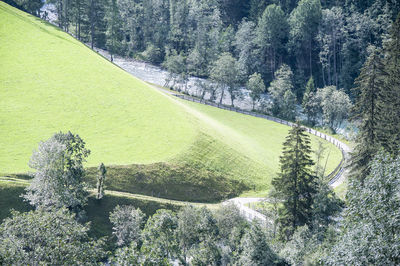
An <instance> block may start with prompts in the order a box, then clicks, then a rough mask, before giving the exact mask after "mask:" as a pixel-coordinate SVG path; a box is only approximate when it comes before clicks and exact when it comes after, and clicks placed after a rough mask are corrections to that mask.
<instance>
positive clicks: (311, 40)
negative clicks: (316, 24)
mask: <svg viewBox="0 0 400 266" xmlns="http://www.w3.org/2000/svg"><path fill="white" fill-rule="evenodd" d="M309 49H310V78H311V77H312V36H310V47H309Z"/></svg>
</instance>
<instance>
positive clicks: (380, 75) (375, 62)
mask: <svg viewBox="0 0 400 266" xmlns="http://www.w3.org/2000/svg"><path fill="white" fill-rule="evenodd" d="M369 49H370V55H369V57H368V59H367V61H366V62H365V64H364V66H363V68H362V69H361V73H360V75H359V76H358V78H357V79H356V85H357V87H355V89H354V92H355V93H354V94H355V95H357V98H356V103H355V105H354V109H353V112H354V117H353V120H355V121H360V122H361V124H360V126H359V133H358V138H357V145H356V147H355V149H354V152H353V153H352V171H353V174H355V175H356V176H357V177H359V178H360V179H361V180H363V179H364V178H365V177H366V176H367V175H368V173H369V167H368V165H369V162H370V161H371V159H372V158H373V156H374V155H375V153H376V152H377V150H378V146H379V143H378V139H377V131H378V117H379V115H380V114H379V108H378V104H379V102H380V95H381V93H380V92H381V90H382V88H383V86H384V78H385V76H386V75H385V70H384V65H383V62H382V58H381V55H380V53H379V50H378V49H376V48H375V47H373V46H371V47H370V48H369Z"/></svg>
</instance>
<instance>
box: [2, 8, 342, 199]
mask: <svg viewBox="0 0 400 266" xmlns="http://www.w3.org/2000/svg"><path fill="white" fill-rule="evenodd" d="M0 40H6V41H2V42H1V45H0V58H1V63H0V98H1V101H0V146H1V147H2V152H1V153H0V173H4V174H12V173H24V172H27V171H28V170H29V168H28V165H27V163H28V161H29V158H30V156H31V154H32V150H34V149H35V148H36V147H37V144H38V142H39V141H40V140H46V139H47V138H49V137H50V136H51V135H52V134H53V133H55V132H57V131H67V130H70V131H72V132H74V133H78V134H80V136H81V137H82V138H83V139H84V140H85V141H86V143H87V147H88V148H89V149H90V150H91V151H92V154H91V155H90V157H89V160H88V162H87V166H88V167H89V171H88V173H89V175H88V177H87V181H88V182H89V183H91V184H93V185H94V183H95V178H96V168H95V167H96V166H97V165H98V164H99V163H100V162H104V163H105V164H106V165H107V166H108V178H107V181H106V185H107V187H108V189H111V190H115V191H123V192H131V193H141V194H146V195H153V196H157V197H164V198H170V199H178V200H190V201H199V202H202V201H207V202H210V201H217V200H221V199H224V198H228V197H233V196H237V195H240V194H241V195H265V194H266V192H267V190H268V188H269V185H270V181H271V178H272V177H273V176H274V175H275V174H276V172H277V171H278V170H279V156H280V154H281V148H282V143H283V141H284V139H285V136H286V134H287V132H288V130H289V128H288V127H286V126H283V125H280V124H277V123H273V122H270V121H266V120H263V119H260V118H255V117H250V116H245V115H241V114H237V113H233V112H228V111H224V110H220V109H216V108H213V107H210V106H204V105H199V104H194V103H190V102H185V101H181V100H179V99H175V98H174V97H172V96H169V95H165V94H164V93H162V92H160V91H158V90H157V89H154V88H152V87H150V86H148V85H147V84H146V83H144V82H142V81H140V80H138V79H136V78H134V77H132V76H131V75H129V74H128V73H126V72H124V71H123V70H121V69H120V68H118V67H116V66H115V65H113V64H112V63H110V62H108V61H107V60H105V59H104V58H102V57H101V56H99V55H98V54H96V53H95V52H93V51H91V50H90V49H89V48H87V47H86V46H85V45H83V44H81V43H80V42H78V41H76V40H75V39H74V38H72V37H71V36H69V35H68V34H66V33H64V32H62V31H60V30H59V29H57V28H56V27H54V26H51V25H49V24H48V23H46V22H44V21H42V20H39V19H37V18H35V17H32V16H30V15H27V14H25V13H23V12H21V11H18V10H16V9H14V8H11V7H9V6H8V5H6V4H4V3H3V2H0ZM313 145H314V146H316V138H313ZM326 145H327V147H329V149H330V150H331V153H330V156H329V160H328V165H327V166H328V167H327V168H328V169H327V172H329V171H330V170H333V169H334V168H335V167H336V165H337V164H338V163H339V161H340V156H341V154H340V151H339V150H338V149H336V148H335V147H333V145H331V144H328V143H327V144H326Z"/></svg>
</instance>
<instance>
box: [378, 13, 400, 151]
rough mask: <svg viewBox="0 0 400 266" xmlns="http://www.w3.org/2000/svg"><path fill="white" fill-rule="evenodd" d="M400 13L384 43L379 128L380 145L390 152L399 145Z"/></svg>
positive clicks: (397, 149)
mask: <svg viewBox="0 0 400 266" xmlns="http://www.w3.org/2000/svg"><path fill="white" fill-rule="evenodd" d="M399 35H400V13H399V14H398V16H397V19H396V21H395V22H394V23H393V25H392V27H391V29H390V39H389V40H388V42H387V43H386V45H385V47H384V48H385V63H384V64H385V68H384V70H385V74H386V77H385V80H384V87H383V88H382V90H381V95H380V96H381V99H382V100H381V101H380V102H379V103H378V108H379V111H380V115H379V118H378V119H379V124H378V127H379V130H378V132H377V134H378V138H379V142H380V143H381V145H382V146H383V147H384V148H385V150H387V151H388V152H390V153H392V154H398V153H399V147H400V111H399V110H400V108H399V106H400V36H399Z"/></svg>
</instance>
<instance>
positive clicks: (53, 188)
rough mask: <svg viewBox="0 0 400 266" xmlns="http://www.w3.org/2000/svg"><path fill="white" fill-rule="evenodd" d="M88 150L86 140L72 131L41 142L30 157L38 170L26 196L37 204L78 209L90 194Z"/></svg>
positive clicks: (34, 167) (33, 166)
mask: <svg viewBox="0 0 400 266" xmlns="http://www.w3.org/2000/svg"><path fill="white" fill-rule="evenodd" d="M89 153H90V151H89V150H88V149H86V147H85V142H84V141H83V140H82V139H81V138H80V137H79V135H74V134H72V133H71V132H68V133H66V134H64V133H62V132H60V133H57V134H55V135H54V136H53V137H51V138H50V139H49V140H47V141H45V142H40V143H39V147H38V149H37V150H36V151H34V152H33V154H32V157H31V159H30V161H29V166H30V167H31V168H33V169H35V170H36V172H35V173H34V174H33V179H32V182H31V183H30V185H29V186H28V187H27V188H26V194H24V195H23V197H24V198H25V199H26V200H27V201H28V202H29V203H30V204H31V205H33V206H35V207H43V208H52V207H56V208H61V207H66V208H70V209H74V210H79V209H80V208H82V207H83V206H84V205H85V203H86V198H87V193H86V191H85V189H84V188H85V185H84V183H83V176H84V174H85V170H84V168H83V163H84V162H85V161H86V158H87V157H88V156H89Z"/></svg>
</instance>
